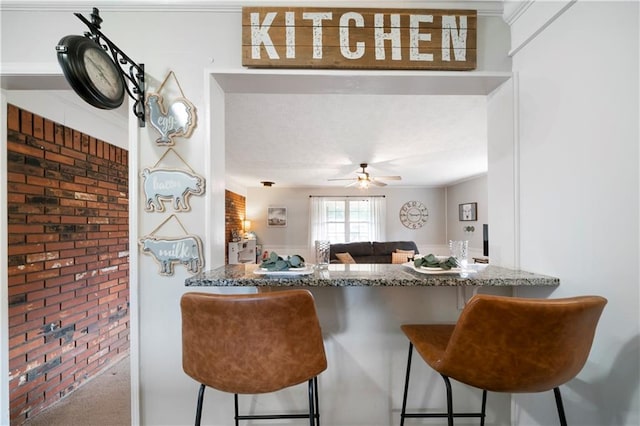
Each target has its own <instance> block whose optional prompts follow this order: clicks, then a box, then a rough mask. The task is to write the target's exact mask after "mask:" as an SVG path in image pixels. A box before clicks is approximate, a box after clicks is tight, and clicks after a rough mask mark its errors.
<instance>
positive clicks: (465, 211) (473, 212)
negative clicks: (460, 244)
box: [458, 203, 478, 222]
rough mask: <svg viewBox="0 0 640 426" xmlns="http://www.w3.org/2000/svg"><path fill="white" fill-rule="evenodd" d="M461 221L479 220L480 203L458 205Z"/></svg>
mask: <svg viewBox="0 0 640 426" xmlns="http://www.w3.org/2000/svg"><path fill="white" fill-rule="evenodd" d="M458 215H459V217H460V221H463V222H465V221H470V220H478V203H465V204H459V205H458Z"/></svg>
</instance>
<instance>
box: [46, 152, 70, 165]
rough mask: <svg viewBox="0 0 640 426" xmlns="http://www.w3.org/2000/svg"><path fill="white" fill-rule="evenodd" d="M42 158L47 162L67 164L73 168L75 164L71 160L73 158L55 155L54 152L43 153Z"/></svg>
mask: <svg viewBox="0 0 640 426" xmlns="http://www.w3.org/2000/svg"><path fill="white" fill-rule="evenodd" d="M44 158H45V159H47V160H49V161H54V162H57V163H61V164H68V165H70V166H73V165H74V164H75V161H74V160H73V158H71V157H67V156H64V155H60V154H56V153H54V152H45V154H44Z"/></svg>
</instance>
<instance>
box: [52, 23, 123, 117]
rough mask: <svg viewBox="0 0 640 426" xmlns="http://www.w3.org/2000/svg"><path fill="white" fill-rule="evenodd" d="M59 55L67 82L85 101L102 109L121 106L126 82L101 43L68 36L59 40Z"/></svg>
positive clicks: (81, 37)
mask: <svg viewBox="0 0 640 426" xmlns="http://www.w3.org/2000/svg"><path fill="white" fill-rule="evenodd" d="M56 51H57V52H58V62H59V63H60V66H61V67H62V72H63V73H64V76H65V78H66V79H67V81H68V82H69V84H70V85H71V87H72V88H73V90H74V91H75V92H76V93H77V94H78V95H79V96H80V97H81V98H82V99H84V100H85V101H86V102H88V103H89V104H91V105H93V106H94V107H97V108H101V109H114V108H118V107H119V106H120V105H122V102H123V101H124V92H125V86H124V85H125V82H124V79H123V78H122V74H121V73H120V68H119V67H118V65H116V64H115V63H114V62H113V59H112V58H111V57H110V56H109V54H108V53H107V52H106V51H105V50H104V49H103V48H102V47H101V46H100V45H99V44H98V43H96V42H95V41H93V40H91V39H89V38H87V37H83V36H79V35H68V36H66V37H63V38H62V39H61V40H60V42H59V43H58V45H57V46H56Z"/></svg>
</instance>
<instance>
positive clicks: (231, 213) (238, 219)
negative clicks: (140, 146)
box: [224, 190, 247, 263]
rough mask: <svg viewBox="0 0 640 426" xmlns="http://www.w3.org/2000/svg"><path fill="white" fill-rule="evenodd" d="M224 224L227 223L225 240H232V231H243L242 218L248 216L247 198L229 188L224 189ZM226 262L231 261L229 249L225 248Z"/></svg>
mask: <svg viewBox="0 0 640 426" xmlns="http://www.w3.org/2000/svg"><path fill="white" fill-rule="evenodd" d="M224 201H225V202H224V211H225V213H224V225H225V235H226V238H225V241H226V242H230V241H232V238H231V231H233V230H240V231H242V220H243V219H244V218H245V217H246V214H247V213H246V206H247V200H246V198H245V197H243V196H242V195H239V194H236V193H235V192H231V191H228V190H225V191H224ZM224 260H225V263H228V262H229V259H228V251H227V249H226V248H225V255H224Z"/></svg>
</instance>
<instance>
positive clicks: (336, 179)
mask: <svg viewBox="0 0 640 426" xmlns="http://www.w3.org/2000/svg"><path fill="white" fill-rule="evenodd" d="M327 180H329V181H336V180H358V178H344V179H335V178H334V179H327Z"/></svg>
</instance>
